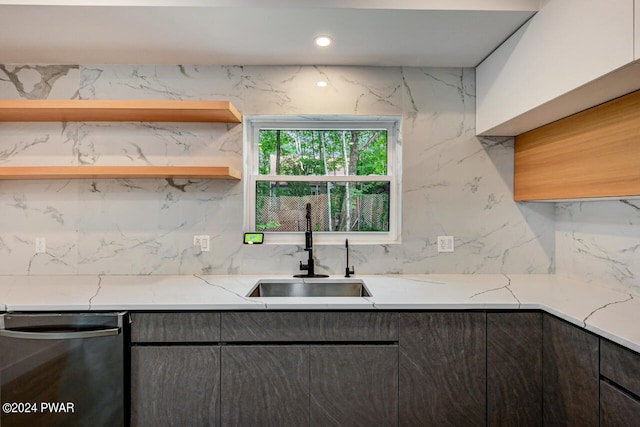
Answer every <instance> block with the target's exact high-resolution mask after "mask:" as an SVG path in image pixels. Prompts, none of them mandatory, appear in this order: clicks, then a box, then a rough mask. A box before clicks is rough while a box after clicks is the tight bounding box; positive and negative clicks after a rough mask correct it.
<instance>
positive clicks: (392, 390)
mask: <svg viewBox="0 0 640 427" xmlns="http://www.w3.org/2000/svg"><path fill="white" fill-rule="evenodd" d="M310 352H311V353H310V357H311V375H310V378H311V391H310V395H311V425H312V426H316V425H317V426H373V425H379V426H395V425H398V346H397V345H388V346H387V345H351V346H333V345H331V346H317V347H311V349H310Z"/></svg>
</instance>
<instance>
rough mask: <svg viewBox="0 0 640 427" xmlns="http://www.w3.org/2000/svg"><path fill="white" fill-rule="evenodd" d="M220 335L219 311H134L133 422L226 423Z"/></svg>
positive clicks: (212, 424)
mask: <svg viewBox="0 0 640 427" xmlns="http://www.w3.org/2000/svg"><path fill="white" fill-rule="evenodd" d="M219 337H220V315H219V314H218V313H142V314H140V313H134V314H132V328H131V341H132V344H133V347H132V349H131V424H132V425H133V426H158V425H191V426H200V425H202V426H204V425H206V426H214V425H219V424H220V418H219V416H218V414H219V413H220V348H219V346H218V345H217V344H216V345H211V344H209V345H207V344H205V343H206V342H215V341H218V340H219ZM198 342H201V343H202V344H201V345H194V343H198Z"/></svg>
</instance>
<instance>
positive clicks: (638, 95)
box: [514, 91, 640, 201]
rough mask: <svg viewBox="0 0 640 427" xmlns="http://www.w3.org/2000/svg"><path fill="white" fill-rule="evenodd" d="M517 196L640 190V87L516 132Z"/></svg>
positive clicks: (633, 193)
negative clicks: (555, 119) (552, 120)
mask: <svg viewBox="0 0 640 427" xmlns="http://www.w3.org/2000/svg"><path fill="white" fill-rule="evenodd" d="M514 169H515V172H514V199H515V200H516V201H526V200H543V201H553V200H566V199H570V200H574V199H597V198H627V197H633V196H638V195H640V91H637V92H633V93H631V94H629V95H625V96H623V97H621V98H617V99H614V100H613V101H609V102H606V103H604V104H601V105H598V106H596V107H593V108H590V109H588V110H585V111H582V112H580V113H577V114H574V115H572V116H569V117H567V118H564V119H562V120H558V121H557V122H553V123H550V124H548V125H545V126H542V127H540V128H537V129H534V130H532V131H529V132H526V133H523V134H521V135H518V136H517V137H516V143H515V168H514Z"/></svg>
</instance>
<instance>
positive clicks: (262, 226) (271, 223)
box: [256, 221, 282, 231]
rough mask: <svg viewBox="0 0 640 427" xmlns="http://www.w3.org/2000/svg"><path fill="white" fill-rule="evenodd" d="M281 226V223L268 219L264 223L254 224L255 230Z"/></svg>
mask: <svg viewBox="0 0 640 427" xmlns="http://www.w3.org/2000/svg"><path fill="white" fill-rule="evenodd" d="M280 226H282V224H280V223H279V222H278V221H269V222H267V223H266V224H256V230H260V231H263V230H269V229H272V228H278V227H280Z"/></svg>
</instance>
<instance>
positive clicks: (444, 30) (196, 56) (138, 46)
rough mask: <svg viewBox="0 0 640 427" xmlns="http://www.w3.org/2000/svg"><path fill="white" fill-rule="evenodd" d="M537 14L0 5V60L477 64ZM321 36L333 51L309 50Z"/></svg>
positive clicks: (336, 6) (192, 1) (419, 0)
mask: <svg viewBox="0 0 640 427" xmlns="http://www.w3.org/2000/svg"><path fill="white" fill-rule="evenodd" d="M538 8H539V0H113V1H108V0H102V1H96V0H58V1H45V0H40V1H35V0H14V1H1V0H0V34H1V36H0V63H2V64H19V63H20V64H199V65H206V64H218V65H378V66H400V65H402V66H429V67H449V66H452V67H475V66H476V65H477V64H478V63H480V62H481V61H482V60H483V59H484V58H485V57H486V56H487V55H488V54H489V53H491V52H492V51H493V49H495V48H496V47H497V46H499V45H500V44H501V43H502V42H503V41H504V40H505V39H506V38H507V37H509V36H510V35H511V34H512V33H513V32H514V31H515V30H516V29H517V28H518V27H520V26H521V25H522V24H523V23H524V22H525V21H526V20H527V19H529V18H530V17H531V16H532V15H533V14H534V13H535V12H536V11H537V10H538ZM319 34H327V35H330V36H331V37H332V38H333V39H334V44H333V46H331V47H329V48H318V47H316V46H314V45H313V38H314V36H316V35H319Z"/></svg>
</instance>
